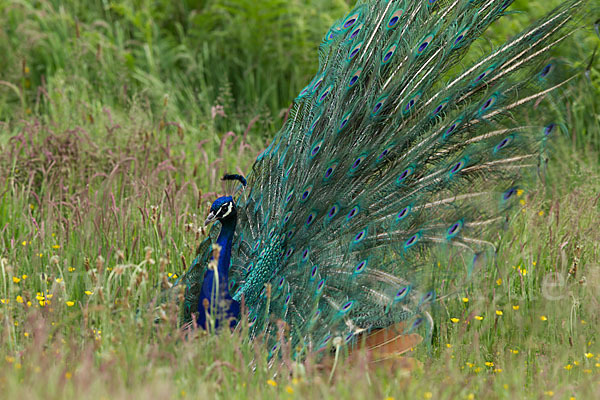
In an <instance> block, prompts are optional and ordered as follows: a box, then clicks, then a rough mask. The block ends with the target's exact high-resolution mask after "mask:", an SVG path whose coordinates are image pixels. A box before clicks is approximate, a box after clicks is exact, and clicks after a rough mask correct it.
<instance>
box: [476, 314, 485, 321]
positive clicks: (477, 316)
mask: <svg viewBox="0 0 600 400" xmlns="http://www.w3.org/2000/svg"><path fill="white" fill-rule="evenodd" d="M475 319H476V320H477V321H482V320H483V317H482V316H481V315H476V316H475Z"/></svg>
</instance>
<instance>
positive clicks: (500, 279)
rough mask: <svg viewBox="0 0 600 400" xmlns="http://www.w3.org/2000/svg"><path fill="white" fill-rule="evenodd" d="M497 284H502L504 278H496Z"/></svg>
mask: <svg viewBox="0 0 600 400" xmlns="http://www.w3.org/2000/svg"><path fill="white" fill-rule="evenodd" d="M496 285H498V286H500V285H502V278H498V280H496Z"/></svg>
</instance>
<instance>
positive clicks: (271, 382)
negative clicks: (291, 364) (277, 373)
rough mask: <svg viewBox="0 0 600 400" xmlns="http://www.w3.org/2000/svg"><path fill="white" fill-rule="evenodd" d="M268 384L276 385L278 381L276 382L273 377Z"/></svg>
mask: <svg viewBox="0 0 600 400" xmlns="http://www.w3.org/2000/svg"><path fill="white" fill-rule="evenodd" d="M267 385H270V386H273V387H275V386H277V382H275V381H274V380H273V379H269V380H268V381H267Z"/></svg>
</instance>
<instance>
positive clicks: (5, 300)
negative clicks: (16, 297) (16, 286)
mask: <svg viewBox="0 0 600 400" xmlns="http://www.w3.org/2000/svg"><path fill="white" fill-rule="evenodd" d="M9 301H10V300H9V299H0V303H2V304H8V302H9Z"/></svg>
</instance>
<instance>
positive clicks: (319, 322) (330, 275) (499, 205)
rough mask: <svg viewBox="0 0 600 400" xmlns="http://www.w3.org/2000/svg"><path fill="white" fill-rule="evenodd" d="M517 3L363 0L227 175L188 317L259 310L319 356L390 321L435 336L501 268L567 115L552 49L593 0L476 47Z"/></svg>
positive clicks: (252, 319)
mask: <svg viewBox="0 0 600 400" xmlns="http://www.w3.org/2000/svg"><path fill="white" fill-rule="evenodd" d="M511 3H512V1H511V0H439V1H436V0H369V1H359V3H358V4H357V5H356V6H355V8H354V9H353V10H352V11H350V13H349V14H348V15H347V16H346V17H344V18H343V19H341V20H339V21H337V22H336V23H334V24H333V26H332V27H331V29H330V30H329V31H328V32H327V34H326V35H325V38H324V39H323V42H322V44H321V45H320V47H319V69H318V72H317V73H316V75H315V76H314V78H313V79H312V81H311V82H310V83H309V84H308V85H307V86H306V87H305V88H304V89H303V90H302V91H301V92H300V93H299V94H298V96H297V97H296V99H295V100H294V102H293V105H292V106H291V108H290V111H289V116H288V119H287V120H286V122H285V123H284V125H283V127H282V128H281V130H280V131H279V132H278V133H277V135H276V136H275V138H274V139H273V141H272V142H271V143H270V145H269V146H268V147H267V148H266V149H265V150H264V151H263V152H262V153H261V154H260V155H258V157H257V159H256V161H255V163H254V165H253V166H252V170H251V171H250V172H249V174H248V175H247V177H246V178H244V177H243V176H241V175H225V176H224V179H225V180H228V181H234V184H235V186H236V187H235V189H234V190H233V192H232V193H233V194H232V195H231V196H224V197H220V198H218V199H217V200H216V201H215V202H214V203H213V204H212V206H211V209H210V213H209V214H208V217H207V219H206V224H207V225H208V224H210V223H213V222H215V221H218V222H219V223H218V224H217V223H215V224H213V226H212V229H210V232H209V235H208V237H207V238H206V239H205V240H204V241H203V242H202V243H201V244H200V246H199V248H198V251H197V254H196V257H195V259H194V260H193V262H192V264H191V266H190V267H189V269H188V270H187V272H186V273H185V274H184V275H183V276H182V277H181V278H180V279H179V281H178V282H177V284H176V285H178V286H182V287H183V288H185V295H184V297H183V299H182V304H181V308H180V309H181V314H180V324H181V325H182V326H190V325H192V324H193V325H196V326H200V327H202V328H205V329H214V328H219V327H223V326H229V327H230V328H234V327H235V326H236V325H238V324H241V323H244V324H246V326H247V327H248V332H249V335H250V337H251V338H257V337H260V338H262V339H263V340H265V342H266V343H267V346H268V350H269V355H270V356H271V357H272V356H274V355H276V354H277V353H278V351H279V350H280V349H281V346H282V342H283V341H284V340H287V341H290V342H291V349H293V352H294V355H295V356H296V357H302V356H303V355H306V354H308V353H309V352H320V351H323V350H324V349H327V348H331V346H332V345H335V346H340V344H342V345H343V344H349V345H352V344H356V342H357V340H358V338H359V337H361V335H364V334H369V333H372V332H380V331H381V329H387V328H389V327H394V329H396V330H398V329H400V330H401V332H402V333H403V334H406V335H410V334H415V333H417V332H424V333H423V334H424V335H431V331H432V327H433V322H434V321H433V318H432V317H431V313H430V312H429V310H430V308H431V306H432V305H433V304H434V303H436V302H437V301H439V300H440V299H443V298H445V297H447V296H450V295H452V294H454V293H457V292H458V291H459V290H460V288H461V286H462V285H464V284H465V282H467V281H468V279H469V278H470V277H471V276H472V275H473V273H474V272H475V271H479V270H481V269H485V268H489V264H490V262H489V260H490V258H489V256H490V254H491V256H492V257H493V255H494V252H495V245H494V243H493V240H492V239H490V236H494V235H495V234H497V233H499V232H500V231H501V229H502V227H504V226H505V225H506V223H507V222H508V221H509V219H510V217H511V215H512V214H511V212H512V211H511V210H513V208H514V207H513V206H514V205H515V204H518V202H519V201H520V200H522V196H523V193H524V190H525V189H526V185H527V182H529V181H531V180H532V179H535V177H536V176H537V175H539V174H540V173H542V170H543V168H544V163H545V159H546V157H545V156H544V149H545V147H546V142H547V140H548V139H549V138H550V137H551V136H552V135H553V134H555V132H557V131H559V130H560V129H561V127H562V126H563V125H564V122H563V121H562V119H561V116H560V104H559V102H557V101H556V100H554V96H555V93H556V92H557V89H559V88H560V87H561V86H563V85H565V83H566V82H568V81H569V80H570V79H572V76H569V74H565V73H564V72H562V73H561V72H560V71H561V68H560V67H561V65H560V64H559V62H557V61H556V60H553V59H552V58H551V56H550V55H549V52H550V51H551V49H552V48H553V47H554V46H556V45H558V44H559V43H561V42H563V41H564V40H565V38H567V37H568V36H569V35H570V33H571V32H572V29H568V26H569V25H571V24H572V23H573V21H574V19H575V16H576V14H577V11H578V10H580V9H582V8H583V6H584V5H585V0H568V1H565V2H563V3H562V4H561V5H560V6H559V7H558V8H556V9H555V10H553V11H551V12H550V13H549V14H548V15H546V16H545V17H544V18H542V19H540V20H539V21H537V22H536V23H534V24H533V25H531V26H530V27H529V28H527V29H526V30H524V31H522V32H521V33H519V34H518V35H516V36H515V37H513V38H512V39H510V40H508V41H507V42H506V43H504V44H502V45H499V46H495V48H493V49H491V50H484V51H480V52H482V53H483V54H482V55H481V56H479V57H478V58H474V57H473V55H472V54H473V52H472V51H469V50H470V49H471V47H474V48H475V49H477V48H482V47H485V46H484V45H482V44H481V43H480V42H477V44H475V43H476V39H479V38H481V37H482V34H483V32H484V31H485V30H486V29H487V28H488V27H489V26H490V24H492V23H493V22H494V21H496V20H498V19H499V18H501V17H503V16H505V15H506V14H509V11H507V8H508V7H509V6H510V5H511ZM474 44H475V45H474ZM472 45H474V46H472ZM563 70H564V69H563ZM541 102H545V103H546V107H545V108H544V109H545V110H550V111H545V112H544V113H540V112H539V111H538V110H539V108H537V107H538V105H539V103H541ZM554 111H555V112H554ZM439 260H445V261H444V263H440V262H439ZM449 264H451V265H452V268H450V266H449Z"/></svg>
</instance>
